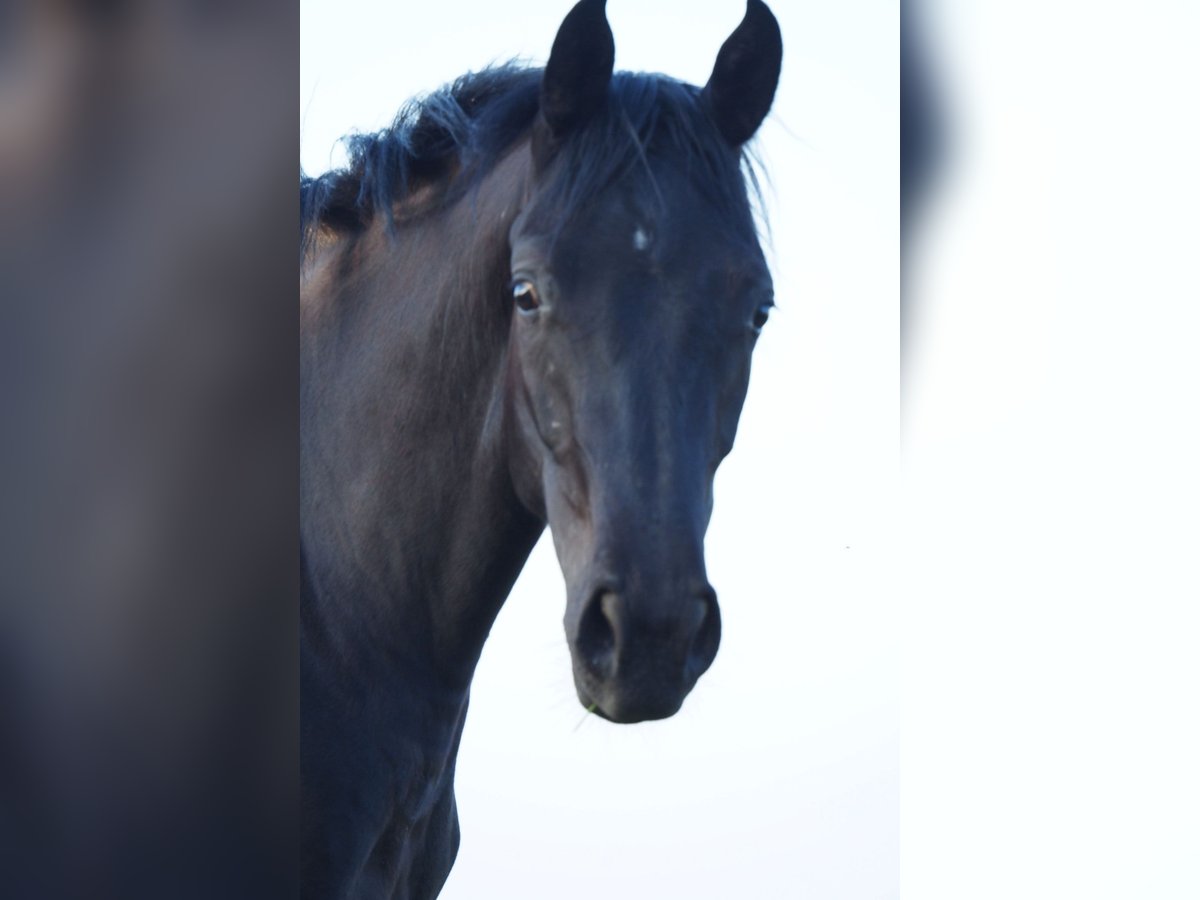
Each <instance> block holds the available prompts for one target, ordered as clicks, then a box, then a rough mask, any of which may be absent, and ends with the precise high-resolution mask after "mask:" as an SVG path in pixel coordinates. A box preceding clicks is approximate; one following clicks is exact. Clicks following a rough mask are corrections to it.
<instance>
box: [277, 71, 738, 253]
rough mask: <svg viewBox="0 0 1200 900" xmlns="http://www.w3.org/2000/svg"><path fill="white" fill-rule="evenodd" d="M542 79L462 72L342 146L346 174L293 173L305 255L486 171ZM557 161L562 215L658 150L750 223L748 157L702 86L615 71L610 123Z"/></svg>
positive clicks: (589, 130)
mask: <svg viewBox="0 0 1200 900" xmlns="http://www.w3.org/2000/svg"><path fill="white" fill-rule="evenodd" d="M542 71H543V70H542V69H540V68H530V67H524V66H520V65H517V64H513V63H509V64H506V65H501V66H493V67H490V68H487V69H484V70H482V71H480V72H471V73H468V74H466V75H463V76H461V77H460V78H458V79H457V80H455V81H454V82H453V83H451V84H449V85H446V86H445V87H443V88H441V89H439V90H437V91H435V92H433V93H431V94H429V95H427V96H424V97H420V98H416V99H414V100H411V101H409V102H408V103H407V104H405V106H404V107H403V108H402V109H401V110H400V112H399V114H398V115H397V116H396V119H395V121H394V122H393V123H392V125H391V126H390V127H388V128H385V129H383V130H382V131H379V132H376V133H374V134H355V135H351V136H349V137H347V138H344V139H343V140H344V141H345V143H346V145H347V147H348V150H349V156H350V161H349V164H348V165H347V166H346V167H345V168H343V169H336V170H333V171H330V172H327V173H325V174H324V175H320V176H318V177H315V178H312V177H307V176H305V175H304V174H303V172H302V173H301V176H300V244H301V255H302V257H303V252H304V250H305V249H306V247H307V246H308V244H309V241H310V240H311V238H312V237H313V235H314V234H315V233H316V231H317V229H318V228H320V227H327V228H331V229H334V230H336V231H343V232H348V231H353V230H355V229H357V228H360V227H361V226H362V225H363V224H365V223H366V222H368V221H369V220H370V218H371V216H372V215H373V214H374V213H375V212H376V211H380V210H382V211H385V213H386V214H387V216H388V217H389V221H390V218H391V213H392V204H393V203H394V202H395V201H397V200H403V199H404V198H405V196H407V195H408V193H409V192H410V190H411V189H412V188H413V187H414V186H415V185H416V184H417V183H419V182H423V181H425V182H427V181H430V180H435V179H437V178H439V177H440V176H443V175H445V174H446V173H447V172H449V171H450V170H451V169H452V168H454V167H457V168H458V169H460V170H462V171H464V172H466V171H469V172H471V173H473V174H474V175H476V176H479V175H482V174H485V173H486V172H487V171H488V170H489V169H490V168H491V166H492V165H493V164H495V162H497V161H498V159H499V158H500V157H501V156H502V155H503V153H504V152H505V151H506V150H507V149H508V148H509V147H510V146H512V144H513V143H515V142H516V140H517V139H519V138H520V137H521V136H522V135H524V134H525V133H526V132H527V131H528V130H529V129H530V128H531V127H532V125H533V122H534V118H535V117H536V115H537V112H538V100H539V94H540V89H541V81H542ZM561 152H563V153H566V154H569V156H570V164H569V165H567V166H564V167H563V168H562V169H561V170H560V171H561V172H562V173H563V174H562V177H560V178H559V179H558V182H559V183H557V184H555V185H552V186H551V189H552V190H553V191H554V193H555V194H556V198H557V201H558V203H559V205H560V208H561V209H563V210H564V211H565V210H569V209H571V208H573V206H574V205H575V204H577V203H579V202H581V201H583V200H585V199H586V198H587V197H588V196H591V195H593V194H594V193H595V192H597V191H599V190H601V189H603V188H604V187H605V186H607V185H608V184H610V183H611V182H612V180H613V179H614V178H615V177H618V176H619V175H621V174H622V173H624V172H625V171H627V170H628V169H629V168H630V167H631V166H634V165H637V164H639V163H641V162H644V161H645V159H646V158H647V156H650V155H654V154H656V153H659V152H666V153H674V154H677V155H680V156H681V158H682V161H684V162H685V163H686V165H687V166H688V168H689V171H691V172H692V174H693V179H694V181H695V183H696V185H697V188H698V189H699V190H702V191H703V192H704V193H706V194H707V195H709V196H710V197H711V199H712V200H713V201H714V202H715V203H716V204H717V205H718V207H719V208H720V210H721V211H722V212H723V213H724V214H726V215H733V216H749V215H750V210H749V204H748V200H747V191H746V182H745V180H744V179H743V178H742V176H741V168H742V166H743V164H744V169H745V173H746V178H748V179H749V182H750V184H751V186H752V188H753V190H754V193H755V195H756V196H757V195H758V181H757V178H756V176H755V172H754V166H753V164H752V163H753V160H752V158H751V157H750V156H749V155H748V154H746V153H745V152H744V151H743V152H740V153H739V152H736V151H734V150H732V149H731V148H730V147H729V145H728V144H727V143H725V141H724V140H723V139H722V138H721V136H720V134H719V132H718V131H717V129H716V127H715V125H714V124H713V122H712V119H711V117H710V116H709V114H708V112H707V110H706V108H705V104H704V101H703V98H702V95H701V92H700V89H699V88H697V87H694V86H692V85H689V84H685V83H683V82H680V81H677V80H675V79H672V78H668V77H666V76H663V75H651V74H643V73H632V72H618V73H616V74H615V75H614V76H613V79H612V82H611V87H610V91H609V114H608V115H603V116H597V117H596V118H595V119H594V120H593V122H592V123H590V124H589V125H588V126H587V127H586V128H584V129H582V130H581V131H580V133H579V134H577V135H576V136H575V137H574V138H573V139H572V140H571V141H570V142H569V144H568V145H567V146H566V147H564V148H563V149H562V151H561Z"/></svg>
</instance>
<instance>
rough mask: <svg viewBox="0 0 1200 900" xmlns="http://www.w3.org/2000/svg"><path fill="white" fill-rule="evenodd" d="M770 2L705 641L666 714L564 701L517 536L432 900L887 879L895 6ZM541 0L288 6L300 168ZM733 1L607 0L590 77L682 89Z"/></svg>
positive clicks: (889, 886) (513, 50) (559, 5)
mask: <svg viewBox="0 0 1200 900" xmlns="http://www.w3.org/2000/svg"><path fill="white" fill-rule="evenodd" d="M772 6H773V9H774V11H775V12H776V14H777V16H778V18H779V20H780V23H781V26H782V29H783V35H784V48H785V51H784V69H783V76H782V80H781V83H780V87H779V93H778V95H777V100H776V104H775V108H774V111H773V114H772V116H771V118H770V119H769V120H768V122H767V124H766V125H765V126H764V127H763V129H762V131H761V132H760V140H759V150H760V152H761V154H762V156H763V158H764V161H765V163H766V168H767V170H768V172H769V174H770V177H771V182H772V185H771V186H770V187H769V188H768V201H769V207H770V220H771V225H772V228H773V239H772V246H771V247H770V248H769V249H768V258H769V259H770V260H771V262H772V268H773V272H774V275H775V280H776V291H777V299H778V302H779V307H780V308H779V309H778V311H777V312H776V313H775V315H773V317H772V321H771V323H770V324H769V326H768V328H767V331H766V333H765V334H764V337H763V338H762V340H761V341H760V344H759V349H758V351H757V355H756V360H755V367H754V374H753V378H752V382H751V388H750V396H749V399H748V402H747V404H746V408H745V412H744V414H743V418H742V425H741V429H740V431H739V434H738V439H737V444H736V447H735V449H734V452H733V454H732V456H731V457H730V458H729V459H728V460H727V461H726V463H725V464H724V466H723V467H722V469H721V471H720V473H719V474H718V478H717V487H716V511H715V514H714V518H713V524H712V527H711V529H710V532H709V539H708V543H707V549H708V562H709V574H710V577H711V579H712V581H713V583H714V585H715V586H716V588H717V590H718V593H719V595H720V599H721V608H722V613H723V618H724V638H723V641H722V648H721V652H720V653H719V655H718V657H717V661H716V663H715V664H714V666H713V668H712V669H711V670H710V672H709V673H708V674H707V675H705V677H704V678H702V679H701V681H700V683H699V685H698V686H697V688H696V690H695V691H694V692H693V694H692V696H691V697H690V698H689V699H688V701H687V702H686V704H685V706H684V709H683V710H682V711H681V712H680V713H679V714H678V715H677V716H676V717H674V718H673V719H670V720H667V721H665V722H661V723H652V724H643V725H638V726H614V725H611V724H608V723H605V722H603V721H601V720H599V719H596V718H593V717H587V716H585V714H584V711H583V710H582V708H581V707H580V706H579V704H578V702H577V701H576V699H575V697H574V690H573V687H572V683H571V676H570V669H569V661H568V654H567V648H566V642H565V639H564V636H563V632H562V626H561V618H562V613H563V606H564V590H563V585H562V577H561V574H560V573H559V571H558V568H557V564H556V562H555V560H554V556H553V553H552V551H551V549H550V547H549V545H548V542H546V541H543V543H542V544H540V545H539V546H538V548H537V550H535V552H534V554H533V557H532V559H531V560H530V562H529V564H528V566H527V567H526V570H525V573H524V574H523V575H522V577H521V580H520V582H519V583H518V585H517V587H516V589H515V590H514V592H513V594H512V596H511V597H510V599H509V601H508V603H507V605H506V607H505V609H504V610H503V612H502V613H501V615H500V617H499V620H498V621H497V624H496V627H495V629H494V631H493V633H492V637H491V639H490V641H489V643H488V646H487V649H486V651H485V653H484V657H483V660H482V662H481V664H480V667H479V670H478V673H477V675H476V679H475V687H474V691H473V695H472V706H471V713H470V715H469V717H468V721H467V728H466V734H465V736H464V740H463V747H462V752H461V754H460V757H459V776H458V799H459V809H460V814H461V819H462V830H463V843H462V850H461V852H460V855H459V859H458V863H457V865H456V867H455V869H454V871H453V873H452V874H451V877H450V880H449V882H448V884H447V887H446V890H445V893H444V895H443V896H444V897H445V898H446V900H481V898H521V900H539V898H547V900H549V898H553V900H559V898H563V897H571V898H575V900H590V898H605V900H609V898H612V897H614V896H616V897H629V898H634V900H640V898H647V900H650V898H653V900H658V898H674V897H688V898H692V900H718V898H720V900H729V898H743V897H746V898H799V897H805V898H808V897H812V898H821V900H834V898H882V897H894V896H897V895H898V890H899V889H898V886H897V885H898V878H899V834H898V822H899V781H898V761H899V744H898V742H899V658H898V640H897V635H896V632H897V627H898V624H899V615H898V602H899V597H898V594H897V584H896V555H895V550H894V534H895V523H894V521H893V516H894V498H895V493H896V486H897V473H898V458H897V434H898V418H899V401H898V356H899V351H898V313H897V309H898V271H899V250H898V231H899V213H898V210H899V198H898V125H899V100H898V58H899V50H898V11H897V6H896V3H894V2H890V3H889V2H865V0H856V2H849V0H840V2H838V3H804V4H801V3H796V2H785V0H777V2H776V3H774V4H772ZM568 9H569V3H568V2H565V0H554V2H547V0H526V2H521V3H519V4H499V3H484V2H478V0H443V2H440V3H428V2H425V3H401V2H396V0H389V2H367V0H354V2H351V0H337V2H332V0H326V2H318V0H302V3H301V15H302V37H301V80H300V107H301V116H302V119H301V122H302V131H301V162H302V165H303V167H304V169H305V170H306V171H307V172H308V173H310V174H317V173H320V172H322V171H325V170H326V169H327V168H329V166H330V164H331V163H332V164H338V163H340V162H341V161H342V159H343V157H342V156H341V155H340V153H338V152H333V153H332V154H331V150H333V148H334V144H335V141H336V139H337V138H338V137H339V136H341V135H343V134H345V133H347V132H349V131H351V130H353V129H359V130H364V131H366V130H374V129H377V128H380V127H383V126H385V125H387V124H388V123H389V122H390V120H391V118H392V116H393V115H394V114H395V112H396V110H397V108H398V107H399V106H400V105H401V103H402V102H403V101H404V100H406V99H407V98H408V97H410V96H412V95H413V94H416V93H419V92H422V91H427V90H431V89H434V88H436V87H438V86H439V85H441V84H443V83H444V82H446V81H448V80H450V79H452V78H453V77H455V76H457V75H459V74H460V73H462V72H464V71H466V70H469V69H473V68H479V67H481V66H482V65H484V64H486V63H488V62H489V61H493V60H505V59H508V58H511V57H514V56H522V57H525V58H528V59H529V60H530V61H532V62H535V63H541V62H544V60H545V56H546V54H547V53H548V52H549V48H550V45H551V42H552V41H553V37H554V34H555V32H556V30H557V28H558V25H559V23H560V22H561V20H562V17H563V16H564V15H565V14H566V12H567V10H568ZM743 11H744V5H743V4H742V3H740V2H738V0H720V2H716V0H714V2H704V3H694V2H693V3H680V2H673V0H636V2H635V0H612V2H611V3H610V4H609V19H610V21H611V23H612V27H613V31H614V33H615V37H616V44H617V67H618V68H621V69H635V70H652V71H662V72H665V73H667V74H670V75H672V76H675V77H679V78H683V79H686V80H689V81H692V82H694V83H703V82H704V81H705V80H706V79H707V77H708V73H709V72H710V70H711V68H712V64H713V61H714V59H715V57H716V52H717V49H718V48H719V47H720V45H721V43H722V41H723V40H724V39H725V38H726V37H727V36H728V34H729V33H730V32H731V31H732V30H733V29H734V27H736V25H737V23H738V22H739V21H740V19H741V16H742V13H743Z"/></svg>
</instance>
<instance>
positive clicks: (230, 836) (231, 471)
mask: <svg viewBox="0 0 1200 900" xmlns="http://www.w3.org/2000/svg"><path fill="white" fill-rule="evenodd" d="M3 15H4V21H3V24H2V25H0V416H2V417H3V421H4V428H5V440H4V442H3V445H2V446H3V449H2V450H0V453H2V454H3V456H2V457H0V471H2V472H3V473H4V483H3V485H2V486H0V487H2V490H3V496H4V498H5V502H4V504H3V507H2V509H3V511H2V512H0V547H2V548H3V549H2V551H0V552H2V553H3V557H2V558H0V602H2V605H0V883H3V884H4V885H5V889H4V893H5V895H6V896H12V897H59V896H62V897H74V896H88V897H114V898H116V897H121V898H133V897H142V896H145V897H160V898H161V897H184V896H195V897H228V898H235V897H240V896H246V897H267V896H273V895H274V894H275V893H276V892H277V891H282V892H283V893H285V894H286V892H287V891H286V884H285V882H286V879H287V878H288V877H291V876H292V875H293V874H294V873H293V872H292V871H291V870H292V869H294V846H295V845H294V841H293V838H292V837H291V836H290V835H288V834H287V828H288V823H290V822H292V821H294V814H293V813H292V812H291V810H290V807H291V806H292V804H293V803H294V800H293V798H292V794H293V793H294V790H295V787H294V777H295V776H294V772H293V771H290V768H291V767H294V758H295V747H294V744H295V709H294V707H295V696H294V695H295V690H296V688H295V670H294V655H295V650H294V643H295V609H294V606H295V597H294V591H295V585H294V577H293V574H292V573H293V572H294V571H295V551H294V531H293V530H292V529H293V528H294V527H295V525H294V523H295V517H296V512H295V509H296V507H295V503H296V500H295V491H296V487H295V484H296V481H295V479H296V469H295V458H296V454H295V437H294V435H295V428H296V414H295V371H296V351H295V346H296V319H295V312H294V309H295V307H294V300H293V296H294V294H293V292H294V290H295V288H294V287H293V284H292V281H291V273H292V267H293V266H294V243H293V241H294V238H293V235H294V231H293V227H294V226H293V223H294V222H295V216H296V201H295V193H294V186H293V181H294V178H295V163H294V162H293V160H294V158H295V157H294V154H295V150H294V141H295V131H296V128H297V115H296V109H295V105H294V94H293V90H294V79H295V72H296V67H297V46H298V15H297V10H296V8H295V6H294V5H291V4H285V3H271V2H267V3H263V2H259V3H239V4H233V3H223V2H208V3H196V2H191V3H184V2H158V3H132V2H131V3H120V2H108V3H99V2H94V3H54V2H48V3H25V4H17V5H16V6H15V7H14V8H11V9H9V8H6V9H5V12H4V14H3Z"/></svg>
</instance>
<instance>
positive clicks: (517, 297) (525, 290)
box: [512, 279, 541, 313]
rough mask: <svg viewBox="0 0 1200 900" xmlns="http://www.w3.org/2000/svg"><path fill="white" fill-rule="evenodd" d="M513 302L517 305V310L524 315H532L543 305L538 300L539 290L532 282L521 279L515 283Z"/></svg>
mask: <svg viewBox="0 0 1200 900" xmlns="http://www.w3.org/2000/svg"><path fill="white" fill-rule="evenodd" d="M512 292H513V302H515V303H516V304H517V309H519V310H520V311H521V312H523V313H531V312H533V311H534V310H536V309H537V308H538V306H540V305H541V300H539V299H538V293H537V288H536V287H534V286H533V282H532V281H526V280H525V279H521V280H520V281H514V282H513V288H512Z"/></svg>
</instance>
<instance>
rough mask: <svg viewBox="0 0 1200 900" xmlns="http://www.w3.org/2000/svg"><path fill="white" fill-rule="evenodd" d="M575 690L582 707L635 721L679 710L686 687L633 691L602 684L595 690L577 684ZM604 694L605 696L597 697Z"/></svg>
mask: <svg viewBox="0 0 1200 900" xmlns="http://www.w3.org/2000/svg"><path fill="white" fill-rule="evenodd" d="M575 692H576V694H577V695H578V697H579V702H580V703H581V704H583V708H584V709H585V710H587V711H588V712H589V713H591V714H592V715H594V716H598V717H600V718H601V719H604V721H606V722H612V723H613V724H616V725H634V724H636V723H638V722H648V721H653V720H656V719H667V718H670V717H671V716H673V715H675V713H677V712H679V709H680V707H682V706H683V700H684V698H685V697H686V696H687V694H688V693H689V692H688V691H687V690H682V691H676V690H661V689H660V690H653V691H646V690H642V691H631V690H629V689H628V687H627V686H623V685H620V684H605V685H600V686H599V687H598V690H597V691H596V692H595V693H593V692H592V691H590V690H589V689H587V688H585V687H583V686H581V685H579V684H578V683H577V684H576V688H575ZM597 695H598V696H601V697H603V698H604V699H603V700H597V699H595V697H596V696H597Z"/></svg>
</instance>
